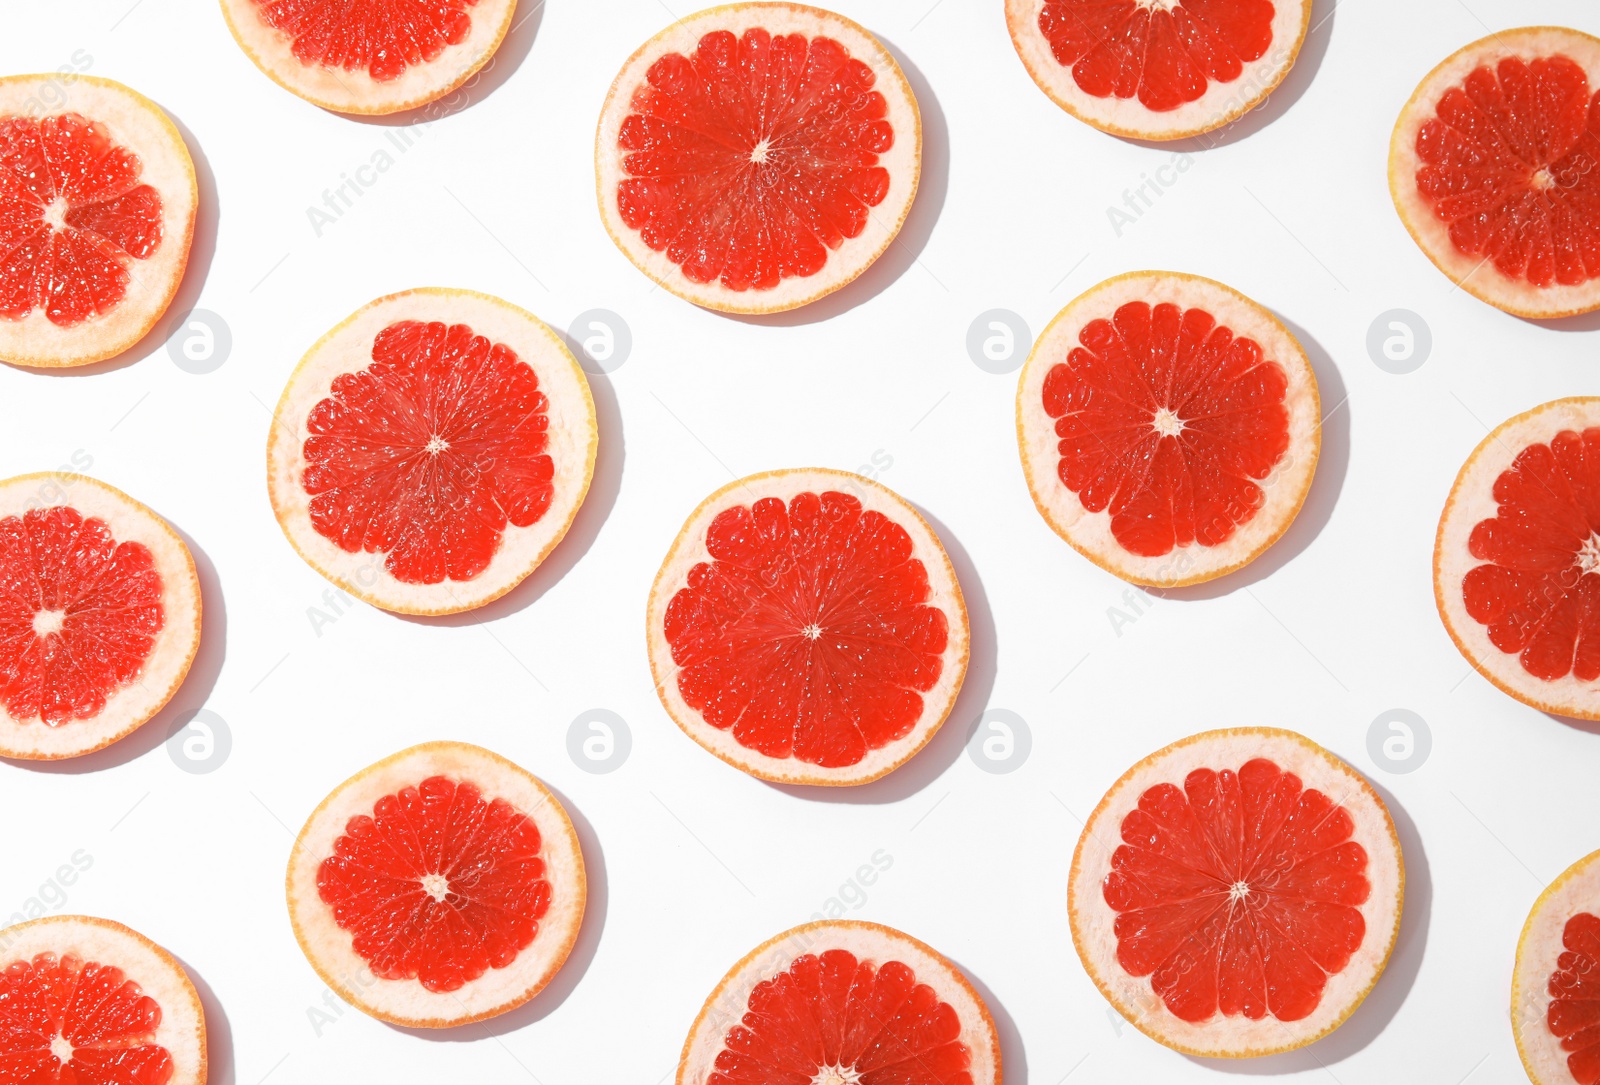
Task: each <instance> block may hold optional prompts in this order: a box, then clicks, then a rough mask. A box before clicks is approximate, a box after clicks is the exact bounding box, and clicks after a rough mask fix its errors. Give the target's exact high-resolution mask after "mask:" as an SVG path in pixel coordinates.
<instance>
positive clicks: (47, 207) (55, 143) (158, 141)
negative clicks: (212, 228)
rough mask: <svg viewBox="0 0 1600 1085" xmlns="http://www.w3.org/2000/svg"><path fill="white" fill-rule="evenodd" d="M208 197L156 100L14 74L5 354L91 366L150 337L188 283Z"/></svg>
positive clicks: (1, 182) (1, 189)
mask: <svg viewBox="0 0 1600 1085" xmlns="http://www.w3.org/2000/svg"><path fill="white" fill-rule="evenodd" d="M41 102H52V103H55V104H54V105H51V106H49V107H43V108H41V106H40V104H39V103H41ZM198 199H199V188H198V186H197V185H196V183H195V174H194V162H193V160H191V159H190V157H189V149H188V147H186V146H185V145H184V142H183V136H182V135H181V134H179V132H178V129H177V127H176V126H175V125H173V123H172V121H170V120H168V119H167V115H166V114H165V113H163V112H162V111H161V108H160V107H159V106H157V105H156V104H155V103H154V102H152V101H150V100H149V99H148V98H146V97H144V96H143V95H142V94H138V93H136V92H135V91H132V90H130V89H128V88H127V87H125V86H123V85H122V84H121V83H114V82H112V81H111V80H109V79H100V78H98V77H96V76H92V75H75V76H73V77H72V78H71V79H70V80H68V79H63V78H62V77H61V76H59V75H56V74H49V75H15V76H10V77H8V78H4V79H0V361H5V362H9V363H11V364H12V365H25V366H35V367H60V366H74V365H88V364H89V363H90V362H98V361H102V360H104V359H106V358H110V357H112V356H114V355H117V354H121V353H122V352H123V351H124V350H127V349H128V348H129V347H131V346H133V344H135V343H137V342H138V341H139V340H140V339H142V338H144V336H145V333H147V332H148V331H149V330H150V329H151V328H153V327H154V326H155V323H156V321H157V320H159V319H160V318H161V314H162V313H164V312H166V311H167V306H168V305H169V304H171V302H172V297H173V295H174V294H176V293H177V291H178V283H179V282H180V281H181V280H182V279H183V269H184V267H185V266H186V265H187V264H188V262H189V242H190V240H191V239H192V238H193V236H194V215H195V206H196V204H197V202H198Z"/></svg>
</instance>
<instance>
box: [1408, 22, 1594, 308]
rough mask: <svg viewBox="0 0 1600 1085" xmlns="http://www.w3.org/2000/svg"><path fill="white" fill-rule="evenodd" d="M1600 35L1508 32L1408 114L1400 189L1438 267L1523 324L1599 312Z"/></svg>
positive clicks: (1445, 73)
mask: <svg viewBox="0 0 1600 1085" xmlns="http://www.w3.org/2000/svg"><path fill="white" fill-rule="evenodd" d="M1597 84H1600V39H1596V38H1593V37H1590V36H1589V35H1587V34H1582V33H1579V32H1578V31H1576V30H1567V29H1564V28H1556V27H1533V28H1527V29H1522V30H1510V31H1503V32H1501V33H1498V34H1495V35H1492V36H1491V37H1488V38H1485V39H1483V40H1482V41H1478V42H1474V43H1473V44H1471V45H1469V46H1467V47H1466V48H1464V49H1462V50H1460V51H1459V52H1457V53H1456V54H1454V55H1453V56H1451V57H1450V58H1449V59H1447V60H1446V61H1444V62H1443V63H1442V64H1440V65H1439V66H1438V67H1437V68H1435V69H1434V70H1433V71H1432V72H1431V73H1429V75H1428V77H1427V78H1426V79H1424V80H1423V81H1422V84H1421V85H1420V86H1419V87H1418V88H1417V90H1416V92H1415V93H1414V94H1413V95H1412V97H1411V100H1410V101H1409V102H1408V103H1407V105H1406V107H1405V109H1404V110H1403V111H1402V112H1401V114H1400V119H1399V121H1398V122H1397V123H1396V125H1395V130H1394V136H1393V139H1392V141H1391V144H1390V152H1389V185H1390V190H1391V192H1392V194H1393V196H1394V202H1395V207H1396V209H1397V210H1398V211H1399V213H1400V217H1401V220H1402V221H1403V222H1404V223H1405V225H1406V228H1407V229H1408V230H1410V232H1411V235H1412V236H1413V237H1414V238H1415V239H1416V241H1417V244H1419V245H1420V246H1421V247H1422V249H1423V251H1424V252H1425V253H1426V254H1427V255H1428V257H1429V259H1431V260H1432V261H1433V262H1434V263H1435V264H1436V265H1438V267H1439V269H1440V270H1441V271H1443V272H1444V273H1445V274H1446V275H1448V276H1450V278H1451V279H1453V280H1455V281H1456V282H1457V283H1458V284H1460V285H1461V286H1462V287H1463V288H1464V289H1466V290H1467V291H1468V292H1470V293H1472V294H1474V295H1476V296H1477V297H1479V298H1481V299H1483V300H1484V301H1487V302H1489V303H1490V304H1491V305H1495V306H1497V307H1499V308H1501V309H1505V310H1506V311H1508V312H1511V313H1516V314H1518V315H1520V316H1530V317H1550V316H1565V315H1570V314H1572V313H1577V312H1585V311H1588V310H1590V309H1593V308H1595V307H1597V306H1600V177H1597V175H1596V168H1597V167H1600V85H1597Z"/></svg>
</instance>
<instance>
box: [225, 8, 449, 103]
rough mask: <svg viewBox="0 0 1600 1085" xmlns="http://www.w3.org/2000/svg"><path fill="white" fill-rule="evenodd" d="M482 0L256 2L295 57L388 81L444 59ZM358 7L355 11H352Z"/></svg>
mask: <svg viewBox="0 0 1600 1085" xmlns="http://www.w3.org/2000/svg"><path fill="white" fill-rule="evenodd" d="M475 3H476V0H429V2H428V3H425V4H418V3H415V2H414V0H357V3H355V4H354V5H352V4H351V2H350V0H255V4H256V6H257V7H259V8H260V9H261V18H262V20H263V21H264V22H265V23H266V24H267V25H268V26H270V27H272V28H273V29H274V30H277V31H279V32H280V33H282V34H283V35H284V36H285V37H287V38H288V39H289V40H290V41H291V42H293V45H291V46H290V48H291V50H292V51H293V52H294V55H295V59H297V60H299V61H300V63H302V64H320V65H323V66H324V67H328V68H342V69H343V70H345V71H347V72H356V71H365V72H366V73H367V74H368V75H370V76H371V77H372V78H373V79H374V80H376V81H377V82H379V83H386V82H388V81H390V80H392V79H396V78H398V77H399V76H401V75H402V74H404V73H405V71H406V69H407V68H409V67H412V66H415V65H418V64H426V63H428V62H430V61H433V60H436V59H438V56H439V54H440V53H442V52H444V49H445V47H446V46H448V45H460V44H461V43H462V42H464V41H466V40H467V35H468V33H470V32H471V30H472V17H471V11H472V9H473V7H474V6H475ZM352 8H353V9H354V10H352Z"/></svg>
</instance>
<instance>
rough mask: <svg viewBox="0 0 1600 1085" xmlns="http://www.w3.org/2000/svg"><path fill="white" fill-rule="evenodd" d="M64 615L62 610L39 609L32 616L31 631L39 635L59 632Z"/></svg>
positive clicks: (43, 635) (45, 635)
mask: <svg viewBox="0 0 1600 1085" xmlns="http://www.w3.org/2000/svg"><path fill="white" fill-rule="evenodd" d="M66 616H67V614H66V611H64V610H41V611H40V612H39V613H37V614H35V615H34V616H33V631H34V632H35V633H37V634H38V635H39V636H41V637H48V636H49V635H50V634H52V633H59V632H61V625H62V623H63V622H64V621H65V619H66Z"/></svg>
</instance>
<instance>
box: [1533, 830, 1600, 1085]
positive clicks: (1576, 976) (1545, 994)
mask: <svg viewBox="0 0 1600 1085" xmlns="http://www.w3.org/2000/svg"><path fill="white" fill-rule="evenodd" d="M1597 977H1600V851H1597V852H1595V853H1593V854H1592V855H1586V856H1584V857H1583V858H1582V859H1579V860H1578V861H1577V862H1576V863H1573V864H1572V865H1571V866H1570V867H1568V868H1567V869H1566V871H1565V872H1564V873H1563V874H1562V875H1561V877H1559V878H1557V879H1556V880H1555V881H1553V882H1551V883H1550V885H1549V887H1548V888H1546V889H1545V891H1544V892H1543V893H1540V894H1539V899H1538V900H1536V901H1534V902H1533V910H1532V911H1530V912H1529V913H1528V921H1527V923H1525V924H1523V927H1522V937H1521V938H1520V939H1518V941H1517V962H1516V966H1515V968H1514V969H1513V971H1512V973H1511V1031H1512V1033H1513V1034H1514V1035H1515V1036H1516V1039H1517V1053H1518V1054H1520V1055H1521V1056H1522V1065H1523V1066H1524V1067H1525V1068H1526V1069H1527V1071H1528V1080H1529V1081H1531V1082H1533V1083H1534V1085H1588V1083H1592V1082H1596V1081H1600V978H1597Z"/></svg>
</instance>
